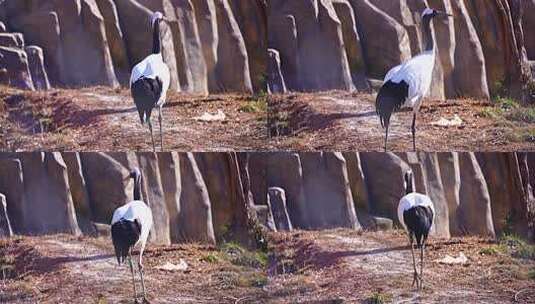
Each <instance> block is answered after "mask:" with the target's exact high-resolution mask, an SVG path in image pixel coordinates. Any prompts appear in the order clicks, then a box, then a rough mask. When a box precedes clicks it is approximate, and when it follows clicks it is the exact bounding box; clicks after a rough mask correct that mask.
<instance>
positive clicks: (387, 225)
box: [372, 216, 394, 230]
mask: <svg viewBox="0 0 535 304" xmlns="http://www.w3.org/2000/svg"><path fill="white" fill-rule="evenodd" d="M372 221H373V224H374V226H375V230H391V229H392V227H393V226H394V221H392V220H391V219H389V218H386V217H378V216H373V217H372Z"/></svg>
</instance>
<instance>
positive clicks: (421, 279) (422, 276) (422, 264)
mask: <svg viewBox="0 0 535 304" xmlns="http://www.w3.org/2000/svg"><path fill="white" fill-rule="evenodd" d="M424 246H425V239H424V240H422V246H421V247H420V288H419V289H422V288H423V287H422V285H423V284H424Z"/></svg>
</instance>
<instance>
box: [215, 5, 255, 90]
mask: <svg viewBox="0 0 535 304" xmlns="http://www.w3.org/2000/svg"><path fill="white" fill-rule="evenodd" d="M215 7H216V13H217V14H216V15H217V27H218V33H219V45H218V48H217V58H218V61H217V65H216V74H217V79H218V81H217V84H218V89H219V91H220V92H226V91H231V92H232V91H237V92H252V90H253V84H252V82H251V77H250V70H249V58H248V55H247V48H246V47H245V41H244V40H243V36H242V34H241V32H240V28H239V26H238V23H237V22H236V19H235V18H234V14H233V13H232V9H231V8H230V5H229V2H228V1H227V0H215Z"/></svg>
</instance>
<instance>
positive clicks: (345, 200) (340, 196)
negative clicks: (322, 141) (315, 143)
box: [299, 152, 360, 229]
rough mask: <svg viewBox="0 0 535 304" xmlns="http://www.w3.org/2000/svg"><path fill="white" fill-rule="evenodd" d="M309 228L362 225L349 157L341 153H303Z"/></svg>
mask: <svg viewBox="0 0 535 304" xmlns="http://www.w3.org/2000/svg"><path fill="white" fill-rule="evenodd" d="M299 156H300V158H301V166H302V169H303V187H304V191H305V198H306V204H307V208H306V213H304V214H303V217H305V218H306V222H307V226H306V227H307V228H316V229H317V228H332V227H348V228H354V229H358V228H360V223H359V222H358V220H357V217H356V213H355V206H354V202H353V196H352V194H351V189H350V188H349V187H348V184H349V178H348V173H347V166H346V161H345V159H344V157H343V156H342V154H340V153H330V152H325V153H300V154H299Z"/></svg>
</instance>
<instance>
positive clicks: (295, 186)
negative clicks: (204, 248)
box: [0, 152, 535, 244]
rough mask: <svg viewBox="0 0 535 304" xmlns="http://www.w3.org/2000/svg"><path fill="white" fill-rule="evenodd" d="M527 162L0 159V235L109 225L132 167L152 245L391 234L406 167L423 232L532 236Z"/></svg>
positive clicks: (534, 169) (432, 157) (427, 156)
mask: <svg viewBox="0 0 535 304" xmlns="http://www.w3.org/2000/svg"><path fill="white" fill-rule="evenodd" d="M534 160H535V157H534V156H533V154H526V153H476V154H474V153H399V154H394V153H352V152H347V153H334V152H323V153H290V152H273V153H98V152H95V153H40V152H35V153H4V154H0V194H2V195H0V203H1V205H0V237H3V236H6V235H10V234H11V233H12V232H14V233H16V234H48V233H57V232H63V233H71V234H75V235H76V234H80V233H84V234H94V233H95V232H96V227H97V226H99V225H97V226H95V223H96V224H107V223H109V222H110V220H111V216H112V213H113V211H114V210H115V208H117V207H118V206H120V205H122V204H124V203H126V202H128V201H130V200H131V199H132V190H133V189H132V186H133V185H132V181H131V180H130V179H128V178H127V177H128V175H129V172H130V170H131V169H132V168H134V167H138V168H140V170H141V172H142V176H143V178H142V189H141V190H142V191H141V192H142V197H143V200H144V201H145V202H147V204H148V205H149V206H150V207H151V209H152V211H153V214H154V219H155V224H154V229H153V232H152V234H151V241H152V242H155V243H161V244H169V243H174V242H184V241H201V242H208V243H216V242H217V241H220V240H228V239H235V240H239V241H241V242H246V243H247V242H254V240H255V236H254V235H255V233H257V232H258V229H257V228H258V224H259V223H263V224H264V226H266V227H267V228H268V229H281V230H287V229H292V227H293V228H300V229H327V228H336V227H346V228H350V229H361V228H365V229H375V228H377V227H379V226H381V227H391V226H392V223H396V222H397V212H396V210H397V205H398V202H399V199H400V198H401V197H402V196H403V195H404V193H405V192H404V189H403V175H404V173H405V172H406V171H407V170H412V171H413V172H414V178H415V186H416V190H417V191H418V192H421V193H426V194H427V195H429V196H430V197H431V199H432V200H433V202H434V204H435V210H436V217H435V222H434V227H433V234H434V235H437V236H441V237H450V236H460V235H482V236H490V237H494V236H497V235H500V234H502V233H516V234H519V235H522V236H525V237H528V238H531V239H533V238H534V236H535V230H534V226H533V225H534V223H535V216H534V215H535V199H534V192H533V189H534V185H535V179H534V177H535V161H534ZM4 197H5V205H4V200H3V198H4ZM100 227H101V226H100Z"/></svg>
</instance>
